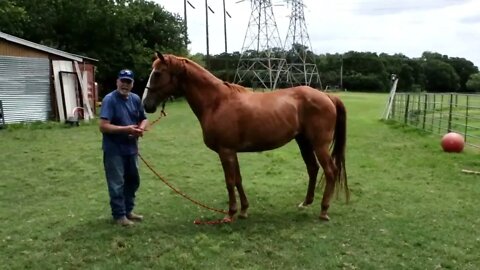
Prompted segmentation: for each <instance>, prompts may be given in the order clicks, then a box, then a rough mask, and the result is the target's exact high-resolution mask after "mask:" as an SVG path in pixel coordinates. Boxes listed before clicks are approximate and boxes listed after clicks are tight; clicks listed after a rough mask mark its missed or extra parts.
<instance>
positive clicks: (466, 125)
mask: <svg viewBox="0 0 480 270" xmlns="http://www.w3.org/2000/svg"><path fill="white" fill-rule="evenodd" d="M469 97H470V96H469V95H467V105H466V106H465V133H464V134H463V139H464V140H465V142H467V131H468V107H469V106H470V104H469Z"/></svg>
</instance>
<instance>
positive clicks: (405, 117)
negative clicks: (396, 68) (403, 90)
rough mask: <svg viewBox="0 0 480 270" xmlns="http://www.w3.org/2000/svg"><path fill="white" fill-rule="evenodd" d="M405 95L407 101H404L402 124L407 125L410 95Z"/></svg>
mask: <svg viewBox="0 0 480 270" xmlns="http://www.w3.org/2000/svg"><path fill="white" fill-rule="evenodd" d="M406 95H407V101H405V115H404V123H405V124H407V120H408V105H409V103H410V94H406Z"/></svg>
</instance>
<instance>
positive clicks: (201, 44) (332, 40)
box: [154, 0, 480, 67]
mask: <svg viewBox="0 0 480 270" xmlns="http://www.w3.org/2000/svg"><path fill="white" fill-rule="evenodd" d="M154 1H155V2H156V3H158V4H159V5H160V6H162V7H163V8H164V9H165V10H167V11H170V12H172V13H177V14H178V15H180V16H181V17H182V18H183V16H184V1H182V0H154ZM189 2H190V3H191V4H192V5H194V6H195V9H193V8H191V7H190V6H187V26H188V34H189V38H190V41H191V44H190V45H189V50H190V52H191V53H192V54H194V53H197V52H200V53H204V54H205V53H206V37H205V36H206V35H205V34H206V23H205V0H189ZM237 2H239V1H238V0H225V5H226V10H227V11H228V13H229V14H230V15H231V18H228V17H227V23H226V25H227V47H228V52H229V53H232V52H234V51H239V52H241V50H242V45H243V43H244V39H245V36H246V33H247V27H248V23H249V19H250V13H251V3H250V1H248V0H245V1H241V2H240V3H237ZM271 2H272V4H273V10H274V16H275V21H276V23H277V26H278V31H279V36H280V39H281V40H282V42H284V40H285V38H286V36H287V31H288V26H289V20H290V19H289V15H290V12H291V5H289V4H287V1H286V0H272V1H271ZM303 3H304V4H305V8H304V14H305V21H306V27H307V31H308V35H309V37H310V43H311V48H312V51H313V52H315V53H316V54H326V53H344V52H348V51H352V50H353V51H359V52H367V51H368V52H377V53H382V52H384V53H388V54H395V53H402V54H404V55H406V56H408V57H410V58H414V57H420V56H421V55H422V53H423V52H424V51H431V52H438V53H441V54H446V55H448V56H449V57H462V58H466V59H467V60H470V61H472V62H473V63H474V64H475V65H476V66H477V67H480V0H335V1H332V0H303ZM208 5H209V6H210V7H211V9H212V10H213V11H214V12H215V13H214V14H213V13H210V14H209V16H208V20H209V28H208V29H209V48H210V54H219V53H222V52H224V51H225V37H224V18H223V0H208Z"/></svg>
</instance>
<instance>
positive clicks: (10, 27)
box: [0, 0, 28, 35]
mask: <svg viewBox="0 0 480 270" xmlns="http://www.w3.org/2000/svg"><path fill="white" fill-rule="evenodd" d="M27 20H28V16H27V12H26V11H25V9H24V8H23V7H20V6H18V5H17V4H16V3H15V2H14V1H11V0H2V1H0V31H2V32H5V33H10V34H12V35H22V34H23V28H24V26H25V25H26V23H27Z"/></svg>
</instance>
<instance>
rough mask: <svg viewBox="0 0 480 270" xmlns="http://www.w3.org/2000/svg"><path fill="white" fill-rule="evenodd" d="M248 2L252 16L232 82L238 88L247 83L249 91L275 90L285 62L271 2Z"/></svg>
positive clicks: (268, 0)
mask: <svg viewBox="0 0 480 270" xmlns="http://www.w3.org/2000/svg"><path fill="white" fill-rule="evenodd" d="M250 2H251V10H252V12H251V14H250V20H249V23H248V28H247V32H246V34H245V39H244V41H243V45H242V51H241V56H240V60H239V62H238V66H237V71H236V73H235V82H236V83H238V84H242V83H243V82H245V81H251V82H252V87H253V88H267V89H275V88H276V86H277V81H278V78H279V76H280V73H281V71H282V69H284V68H285V63H286V61H285V58H284V54H283V46H282V41H281V39H280V34H279V32H278V27H277V23H276V22H275V16H274V13H273V7H272V2H271V0H251V1H250Z"/></svg>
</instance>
